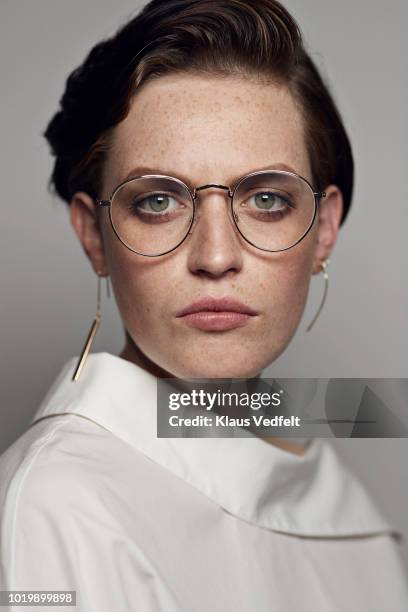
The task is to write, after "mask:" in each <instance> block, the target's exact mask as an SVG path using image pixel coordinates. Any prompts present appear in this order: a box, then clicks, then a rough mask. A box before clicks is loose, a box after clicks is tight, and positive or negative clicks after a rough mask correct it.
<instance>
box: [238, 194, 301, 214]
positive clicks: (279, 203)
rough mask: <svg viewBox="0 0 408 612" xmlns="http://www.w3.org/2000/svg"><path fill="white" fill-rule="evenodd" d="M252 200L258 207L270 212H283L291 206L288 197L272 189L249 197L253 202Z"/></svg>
mask: <svg viewBox="0 0 408 612" xmlns="http://www.w3.org/2000/svg"><path fill="white" fill-rule="evenodd" d="M252 200H253V202H254V203H255V208H256V209H259V210H265V211H268V212H279V211H281V212H282V211H284V210H286V209H287V208H288V206H291V204H290V201H289V199H288V198H286V197H285V196H283V195H280V194H278V193H275V192H272V191H262V192H259V193H256V194H255V195H253V196H251V197H250V198H249V199H248V202H250V203H251V201H252Z"/></svg>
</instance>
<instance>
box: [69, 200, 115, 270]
mask: <svg viewBox="0 0 408 612" xmlns="http://www.w3.org/2000/svg"><path fill="white" fill-rule="evenodd" d="M70 219H71V224H72V226H73V228H74V230H75V233H76V235H77V236H78V238H79V241H80V242H81V244H82V247H83V249H84V251H85V253H86V254H87V256H88V258H89V260H90V262H91V264H92V266H93V268H94V270H95V272H96V273H97V274H98V272H99V273H100V275H101V276H107V275H108V274H109V272H108V267H107V262H106V257H105V250H104V245H103V237H102V230H101V227H100V223H99V218H98V211H97V207H96V204H95V201H94V199H93V198H91V196H90V195H88V194H87V193H85V192H84V191H77V192H76V193H75V194H74V195H73V196H72V199H71V202H70Z"/></svg>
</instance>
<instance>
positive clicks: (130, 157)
mask: <svg viewBox="0 0 408 612" xmlns="http://www.w3.org/2000/svg"><path fill="white" fill-rule="evenodd" d="M275 163H283V164H287V165H288V166H291V167H292V168H294V169H295V171H296V172H297V173H298V174H300V175H302V176H304V177H305V178H307V179H308V180H310V181H311V170H310V162H309V159H308V155H307V151H306V145H305V142H304V137H303V126H302V120H301V117H300V114H299V112H298V110H297V108H296V106H295V103H294V101H293V99H292V97H291V95H290V93H289V92H288V91H287V90H286V89H285V88H284V87H282V86H278V85H276V84H264V83H263V84H262V83H260V82H258V81H255V80H250V79H245V80H243V79H240V78H238V77H224V78H222V79H220V78H216V77H212V76H202V75H191V74H177V75H175V74H173V75H168V76H162V77H160V78H158V79H155V80H153V81H150V82H147V83H146V84H144V85H143V86H142V88H141V89H139V91H138V92H137V94H136V95H135V97H134V99H133V101H132V105H131V108H130V112H129V114H128V116H127V117H126V118H125V119H124V120H123V121H122V122H121V123H120V124H119V125H118V126H117V127H116V128H115V130H114V134H113V141H112V148H111V151H110V153H109V156H108V162H107V164H106V166H105V168H104V178H103V193H102V194H101V196H102V197H109V194H110V193H111V192H112V190H113V189H114V187H115V186H116V185H117V184H118V183H119V182H120V181H122V180H123V179H124V177H125V176H126V175H127V174H128V173H129V172H131V171H132V168H134V167H135V166H151V167H157V168H160V169H161V172H162V173H163V174H169V175H173V176H179V175H182V176H184V177H187V178H188V183H189V185H190V186H192V187H194V186H198V185H203V184H206V183H220V184H224V185H232V181H233V179H234V178H236V179H237V178H239V177H241V176H243V175H245V174H247V173H249V172H252V171H256V170H259V169H263V168H267V167H268V166H270V165H272V164H275ZM180 178H181V177H180ZM336 189H337V188H336V187H333V193H334V192H335V190H336ZM335 195H336V194H335V193H334V196H335ZM337 196H338V194H337ZM78 197H80V196H78ZM332 199H333V198H332ZM333 201H334V200H333ZM337 201H338V197H337ZM331 209H333V210H337V213H338V211H339V210H340V208H339V206H338V205H336V206H334V207H332V208H330V207H328V208H327V210H328V211H329V212H328V213H327V215H328V220H327V221H326V222H324V223H322V222H320V223H319V219H317V220H316V222H315V224H314V226H313V228H312V230H311V231H310V232H309V234H308V235H307V236H306V238H305V239H304V240H303V241H302V242H300V243H299V244H298V245H297V246H295V247H294V248H292V249H289V250H288V251H285V252H281V253H267V252H263V251H260V250H258V249H256V248H255V247H252V246H251V245H249V244H248V243H246V242H245V241H244V239H243V238H242V237H241V236H240V235H239V233H238V232H237V230H236V228H235V227H234V225H233V222H232V220H231V218H230V212H229V199H228V197H226V194H225V192H223V191H221V190H217V189H209V190H207V191H204V192H202V194H200V197H199V204H198V213H199V215H198V219H197V220H196V223H195V225H194V227H193V231H192V233H191V235H189V236H188V238H187V239H186V240H185V241H184V243H183V244H182V245H181V246H180V247H179V248H178V249H176V250H175V251H173V252H172V253H169V254H167V255H164V256H161V257H157V258H148V257H143V256H140V255H137V254H135V253H133V252H131V251H129V250H128V249H127V248H126V247H124V246H123V244H122V243H121V242H120V241H119V240H118V239H117V238H116V236H115V234H114V233H113V231H112V228H111V226H110V223H109V216H108V210H107V209H103V210H102V211H101V217H100V221H101V228H102V237H103V242H102V244H103V247H101V248H100V249H99V250H98V248H97V246H95V245H96V242H97V240H96V237H95V240H94V242H92V244H91V243H89V244H88V248H86V250H87V252H88V255H89V256H90V258H91V260H92V262H93V264H94V267H95V269H97V268H98V267H99V268H100V269H101V268H103V269H104V270H105V271H106V273H109V274H110V275H111V280H112V285H113V289H114V293H115V297H116V301H117V304H118V307H119V311H120V314H121V317H122V320H123V323H124V326H125V328H126V330H127V333H128V341H127V345H126V347H125V349H124V351H123V353H122V356H123V357H124V358H127V359H129V360H131V361H134V362H135V363H139V364H140V365H143V367H145V368H146V369H149V370H150V371H152V372H154V373H156V374H159V375H160V374H165V373H168V374H170V375H172V376H177V377H183V378H187V377H251V376H256V375H258V374H260V373H261V371H262V370H263V369H264V368H265V367H266V366H267V365H269V364H270V363H272V362H273V361H274V360H275V359H276V358H277V357H278V356H279V355H280V354H281V353H282V352H283V351H284V349H285V348H286V347H287V345H288V344H289V342H290V340H291V338H292V337H293V335H294V333H295V331H296V328H297V327H298V324H299V321H300V318H301V316H302V313H303V310H304V306H305V301H306V298H307V293H308V288H309V284H310V279H311V275H312V273H317V272H318V271H319V261H321V260H322V259H324V257H326V256H327V255H328V254H329V252H330V250H331V248H332V246H333V244H334V239H335V234H336V223H337V225H338V220H339V214H337V217H336V219H334V217H332V220H331V221H330V210H331ZM73 215H75V212H74V213H73ZM333 219H334V220H333ZM323 221H324V219H323ZM330 228H331V231H330ZM319 231H322V233H321V235H320V240H319V245H318V244H317V240H318V237H319ZM83 242H84V240H83ZM208 295H210V296H214V297H223V296H231V297H233V298H237V299H238V300H241V301H242V302H244V303H245V304H247V305H249V306H250V307H251V308H253V309H255V310H256V311H258V313H259V314H258V316H256V317H253V318H252V319H251V321H250V322H249V324H248V325H246V326H244V327H240V328H237V329H233V330H227V331H222V332H219V331H217V332H214V331H210V332H209V331H202V330H199V329H195V328H190V327H187V326H186V325H185V324H183V323H182V322H180V320H177V319H176V318H175V315H176V313H177V312H178V311H179V310H180V309H182V308H183V307H185V306H187V305H188V304H190V303H191V302H193V301H195V300H197V299H199V298H201V297H203V296H208Z"/></svg>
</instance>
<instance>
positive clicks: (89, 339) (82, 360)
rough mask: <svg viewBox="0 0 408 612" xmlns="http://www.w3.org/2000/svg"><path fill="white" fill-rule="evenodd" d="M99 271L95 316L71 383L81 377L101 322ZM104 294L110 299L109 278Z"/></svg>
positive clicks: (98, 273) (107, 278)
mask: <svg viewBox="0 0 408 612" xmlns="http://www.w3.org/2000/svg"><path fill="white" fill-rule="evenodd" d="M101 273H102V272H101V270H98V271H97V275H98V287H97V300H96V314H95V318H94V320H93V323H92V325H91V329H90V330H89V334H88V337H87V339H86V342H85V345H84V348H83V349H82V353H81V356H80V358H79V360H78V363H77V366H76V368H75V372H74V374H73V376H72V379H71V380H72V381H75V382H76V381H77V380H78V379H79V377H80V375H81V372H82V369H83V367H84V365H85V361H86V358H87V357H88V354H89V352H90V350H91V348H92V344H93V341H94V339H95V336H96V332H97V331H98V327H99V324H100V322H101V318H102V314H101V276H100V275H101ZM106 294H107V296H108V298H109V297H110V288H109V277H108V276H107V277H106Z"/></svg>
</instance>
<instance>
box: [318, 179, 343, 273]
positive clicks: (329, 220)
mask: <svg viewBox="0 0 408 612" xmlns="http://www.w3.org/2000/svg"><path fill="white" fill-rule="evenodd" d="M325 192H326V197H325V198H324V199H322V200H321V203H320V209H319V220H318V230H317V246H316V251H315V261H314V265H313V274H319V273H320V272H321V271H322V262H323V261H326V260H327V259H328V258H329V256H330V255H331V252H332V250H333V248H334V245H335V243H336V240H337V235H338V232H339V228H340V222H341V218H342V214H343V196H342V193H341V191H340V189H339V188H338V187H337V185H329V186H328V187H327V189H326V190H325Z"/></svg>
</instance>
